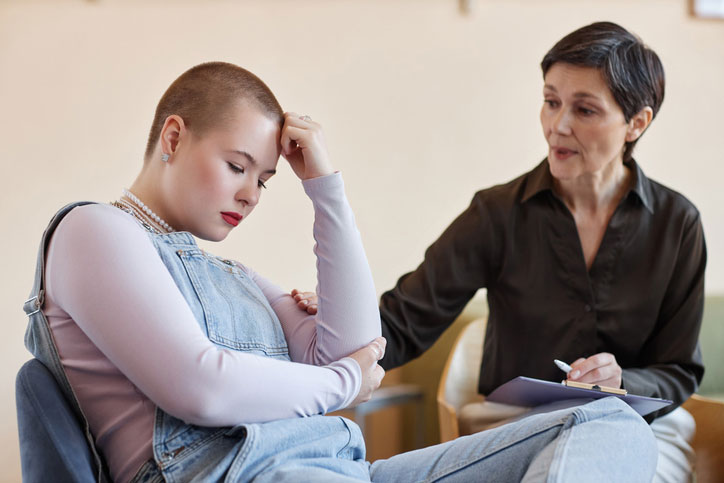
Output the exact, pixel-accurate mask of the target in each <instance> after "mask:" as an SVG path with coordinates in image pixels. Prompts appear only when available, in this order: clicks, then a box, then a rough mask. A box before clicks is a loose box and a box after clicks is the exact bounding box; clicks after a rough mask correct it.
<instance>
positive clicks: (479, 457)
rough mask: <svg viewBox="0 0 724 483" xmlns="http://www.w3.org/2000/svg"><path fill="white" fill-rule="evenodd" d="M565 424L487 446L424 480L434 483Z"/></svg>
mask: <svg viewBox="0 0 724 483" xmlns="http://www.w3.org/2000/svg"><path fill="white" fill-rule="evenodd" d="M564 424H565V421H557V422H556V423H551V424H548V425H544V426H541V427H540V428H537V429H536V430H535V431H534V432H530V433H527V434H526V435H525V436H523V437H520V438H516V439H515V440H512V441H506V442H505V444H502V445H498V446H496V447H495V448H491V449H487V448H486V451H484V452H482V453H478V454H477V455H476V456H474V457H471V458H468V459H466V460H465V461H459V462H458V463H457V464H456V465H454V466H448V467H446V468H445V469H442V470H439V471H437V472H435V473H434V474H432V475H430V476H429V477H428V478H427V479H425V480H424V482H425V483H432V482H434V481H437V480H438V479H440V478H443V477H446V476H448V475H450V474H452V473H454V472H456V471H458V470H460V469H461V468H464V467H466V466H469V465H471V464H474V463H475V462H477V461H480V460H482V459H484V458H487V457H489V456H491V455H493V454H495V453H498V452H500V451H502V450H504V449H506V448H508V447H510V446H513V445H515V444H518V443H520V442H521V441H523V440H526V439H528V438H530V437H532V436H535V435H538V434H540V433H544V432H546V431H548V430H549V429H551V428H555V427H557V426H562V425H564Z"/></svg>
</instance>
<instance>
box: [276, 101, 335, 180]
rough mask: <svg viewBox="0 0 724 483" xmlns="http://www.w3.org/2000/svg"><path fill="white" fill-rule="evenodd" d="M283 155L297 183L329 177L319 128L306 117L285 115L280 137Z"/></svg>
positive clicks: (325, 147) (322, 135) (325, 153)
mask: <svg viewBox="0 0 724 483" xmlns="http://www.w3.org/2000/svg"><path fill="white" fill-rule="evenodd" d="M281 146H282V154H283V155H284V157H285V158H286V160H287V161H289V165H290V166H291V167H292V170H293V171H294V174H296V175H297V176H298V177H299V179H301V180H305V179H311V178H318V177H320V176H326V175H328V174H332V173H333V172H334V169H332V164H331V162H330V160H329V154H328V153H327V145H326V143H325V141H324V134H323V133H322V126H320V125H319V124H318V123H316V122H314V121H312V118H311V117H309V116H300V115H299V114H297V113H294V112H285V113H284V126H282V135H281Z"/></svg>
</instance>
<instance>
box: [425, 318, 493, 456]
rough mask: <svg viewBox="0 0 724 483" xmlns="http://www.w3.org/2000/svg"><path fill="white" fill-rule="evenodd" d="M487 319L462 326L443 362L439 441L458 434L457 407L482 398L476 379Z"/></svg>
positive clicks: (438, 398) (478, 375) (439, 392)
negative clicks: (445, 360)
mask: <svg viewBox="0 0 724 483" xmlns="http://www.w3.org/2000/svg"><path fill="white" fill-rule="evenodd" d="M487 320H488V319H487V318H480V319H475V320H473V321H471V322H470V323H469V324H468V325H467V326H465V328H463V330H462V331H461V332H460V334H459V335H458V337H457V339H456V340H455V342H454V344H453V347H452V350H451V351H450V355H448V358H447V362H445V367H444V369H443V371H442V376H441V378H440V385H439V386H438V391H437V404H438V418H439V422H440V439H441V442H445V441H451V440H453V439H455V438H457V437H458V436H459V435H460V430H459V427H458V413H459V411H460V408H462V407H463V406H465V405H466V404H468V403H471V402H474V401H482V400H483V397H482V396H481V395H480V394H478V380H479V379H480V362H481V360H482V358H483V339H484V338H485V326H486V324H487Z"/></svg>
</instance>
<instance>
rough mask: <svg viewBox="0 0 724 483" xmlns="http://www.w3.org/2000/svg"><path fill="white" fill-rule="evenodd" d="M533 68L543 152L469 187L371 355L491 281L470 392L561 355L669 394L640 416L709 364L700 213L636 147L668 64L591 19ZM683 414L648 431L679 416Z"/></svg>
mask: <svg viewBox="0 0 724 483" xmlns="http://www.w3.org/2000/svg"><path fill="white" fill-rule="evenodd" d="M541 68H542V70H543V78H544V85H543V107H542V108H541V113H540V120H541V125H542V127H543V135H544V136H545V139H546V141H547V143H548V153H547V154H548V155H547V157H546V159H545V160H543V162H541V163H540V164H539V165H538V166H536V167H535V168H534V169H533V170H532V171H530V172H528V173H526V174H524V175H522V176H520V177H519V178H517V179H515V180H513V181H511V182H509V183H506V184H504V185H501V186H495V187H493V188H489V189H486V190H483V191H480V192H478V193H477V194H476V195H475V197H474V198H473V201H472V203H471V205H470V207H469V208H468V209H467V210H466V211H465V212H463V213H462V214H461V215H460V216H459V217H458V218H457V219H456V220H455V221H454V222H453V223H452V224H451V225H450V227H448V229H447V230H446V231H445V232H444V233H443V234H442V235H441V236H440V238H439V239H438V240H437V241H436V242H435V243H434V244H432V245H431V246H430V247H429V248H428V250H427V252H426V254H425V260H424V261H423V263H422V264H421V265H420V266H419V267H418V268H417V269H416V270H415V271H414V272H411V273H408V274H406V275H404V276H402V277H401V278H400V280H399V281H398V283H397V286H396V287H395V288H394V289H393V290H391V291H389V292H387V293H385V294H384V295H383V296H382V300H381V304H380V312H381V314H382V322H383V325H382V333H383V335H384V336H385V337H386V338H387V341H388V345H387V352H386V356H385V358H384V359H383V361H382V365H383V367H385V368H391V367H394V366H397V365H400V364H402V363H404V362H405V361H408V360H410V359H412V358H414V357H416V356H418V355H419V354H420V353H422V352H423V351H424V350H425V349H427V348H428V347H430V345H432V343H433V342H434V341H435V340H436V339H437V337H438V336H439V335H440V334H441V333H442V332H443V331H444V330H445V328H447V327H448V326H449V325H450V324H451V323H452V321H453V320H454V319H455V317H456V316H457V315H458V314H459V313H460V312H461V310H462V309H463V308H464V307H465V304H466V303H467V302H468V301H469V300H470V298H471V297H472V296H473V295H474V294H475V292H476V291H477V290H478V289H480V288H486V289H487V297H488V305H489V309H490V314H489V318H488V326H487V332H486V337H485V349H484V356H483V361H482V366H481V372H480V384H479V390H480V393H481V394H488V393H490V392H491V391H492V390H493V389H495V388H496V387H497V386H499V385H501V384H503V383H505V382H506V381H508V380H510V379H513V378H515V377H516V376H519V375H525V376H531V377H537V378H542V379H548V380H552V381H555V380H560V379H561V376H562V373H561V372H560V371H559V369H558V368H556V367H555V366H554V365H553V359H563V360H567V361H569V362H573V363H572V364H571V366H572V371H571V372H570V373H569V374H568V378H569V379H571V380H573V381H580V382H587V383H595V384H599V385H606V386H613V387H623V388H625V389H627V390H628V392H630V393H633V394H638V395H643V396H654V397H661V398H666V399H671V400H673V401H674V404H673V405H672V406H670V407H668V408H665V409H662V410H660V411H659V412H658V413H656V414H654V415H652V417H651V418H649V420H650V421H651V420H652V419H653V418H655V417H661V416H664V415H665V414H667V413H669V412H671V411H673V410H674V409H675V408H677V407H678V406H679V405H680V404H681V403H683V402H684V401H685V400H686V399H687V398H688V397H689V396H690V395H691V394H692V393H693V392H695V391H696V388H697V385H698V383H699V382H700V381H701V377H702V375H703V372H704V368H703V366H702V361H701V355H700V352H699V347H698V335H699V328H700V324H701V318H702V311H703V301H704V269H705V265H706V248H705V242H704V233H703V230H702V225H701V220H700V217H699V213H698V211H697V210H696V208H695V207H694V205H692V204H691V202H689V201H688V200H687V199H686V198H685V197H684V196H682V195H681V194H679V193H677V192H675V191H673V190H671V189H669V188H667V187H665V186H663V185H661V184H659V183H657V182H655V181H652V180H650V179H649V178H647V177H646V176H645V175H644V172H643V171H642V169H641V168H640V167H639V165H638V164H637V163H636V161H635V160H634V159H633V157H632V155H633V148H634V145H635V144H636V142H637V141H638V140H639V138H640V137H641V135H642V134H643V133H644V131H645V130H646V128H647V127H648V126H649V123H650V122H651V120H652V119H653V118H654V117H655V116H656V113H657V112H658V111H659V108H660V107H661V103H662V101H663V99H664V71H663V67H662V65H661V63H660V61H659V58H658V56H657V55H656V53H655V52H654V51H653V50H651V49H649V48H647V47H646V46H645V45H644V44H643V43H642V42H641V41H640V39H638V38H637V37H636V36H634V35H632V34H631V33H629V32H628V31H626V30H625V29H623V28H622V27H620V26H618V25H615V24H613V23H608V22H600V23H595V24H592V25H589V26H586V27H583V28H581V29H579V30H576V31H575V32H573V33H571V34H569V35H567V36H566V37H564V38H563V39H561V40H560V41H559V42H558V43H557V44H556V45H555V46H554V47H553V48H552V49H551V50H550V51H549V52H548V53H547V54H546V55H545V57H544V58H543V61H542V63H541ZM660 162H677V163H678V162H680V160H668V161H666V160H661V161H660ZM683 412H684V410H683V409H677V410H676V411H674V413H672V417H671V418H663V419H662V420H660V423H659V424H657V423H654V424H653V428H654V430H655V431H656V430H657V428H659V427H662V426H666V425H668V424H670V423H667V422H670V421H672V419H674V420H676V421H683V424H684V425H686V424H688V423H687V419H690V417H689V418H687V415H686V414H683ZM662 433H667V431H666V430H665V428H664V430H663V431H662V432H660V434H662ZM668 433H670V432H668ZM662 438H664V437H663V436H662V437H661V438H660V440H661V439H662ZM683 447H684V449H685V448H686V445H685V444H684V445H683ZM670 451H671V448H669V449H665V450H664V452H665V453H667V454H668V453H669V452H670ZM660 460H661V461H660V470H661V472H660V474H663V475H664V478H665V479H669V478H672V477H673V475H677V474H678V475H679V476H678V477H676V478H675V479H677V480H683V479H686V478H687V476H686V475H685V473H686V471H683V472H679V470H680V469H681V468H686V466H687V464H686V463H687V459H686V457H683V458H682V457H681V455H679V458H678V461H680V463H677V464H675V465H673V466H671V465H669V466H665V467H662V466H661V465H662V464H666V462H667V458H666V455H662V457H660Z"/></svg>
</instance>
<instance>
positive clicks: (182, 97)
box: [26, 62, 656, 482]
mask: <svg viewBox="0 0 724 483" xmlns="http://www.w3.org/2000/svg"><path fill="white" fill-rule="evenodd" d="M280 152H281V153H282V154H283V155H284V156H285V158H286V159H287V161H288V162H289V163H290V165H291V167H292V169H293V171H294V173H295V174H296V175H297V176H298V177H299V178H300V179H301V180H302V184H303V187H304V190H305V192H306V193H307V195H308V196H309V197H310V198H311V200H312V203H313V206H314V211H315V222H314V237H315V240H316V241H317V244H316V246H315V254H316V255H317V259H318V262H317V268H318V281H319V292H318V296H319V300H320V310H319V313H318V314H317V315H316V316H306V315H305V314H303V313H302V312H301V311H299V310H297V308H296V306H295V303H294V300H293V299H292V297H291V296H289V295H288V294H285V292H284V291H282V290H281V289H280V288H278V287H277V286H275V285H274V284H272V283H271V282H269V281H268V280H266V279H264V278H263V277H262V276H260V275H259V274H257V273H256V272H255V271H253V270H251V269H250V268H248V267H246V266H244V265H242V264H241V263H238V262H234V261H230V260H225V259H222V258H219V257H216V256H213V255H211V254H209V253H207V252H205V251H204V250H201V249H199V247H198V246H197V244H196V241H195V239H194V236H196V237H199V238H203V239H206V240H213V241H220V240H223V239H224V238H226V236H227V235H228V234H229V232H230V231H231V230H233V229H234V227H236V226H237V225H238V224H239V223H240V222H241V221H243V220H244V219H245V218H247V217H248V216H249V215H250V214H251V212H252V210H253V209H254V207H255V206H256V205H257V204H258V202H259V200H260V195H261V192H262V190H263V189H264V188H265V187H266V186H267V184H269V182H270V179H271V178H272V176H273V175H274V174H275V172H276V165H277V160H278V157H279V155H280ZM278 222H279V223H283V221H281V220H280V221H278ZM46 245H47V256H46V253H44V250H45V247H46ZM269 255H270V256H272V254H269ZM44 261H47V265H46V266H45V267H43V263H44ZM37 274H38V275H37V277H38V278H37V279H36V287H35V290H34V293H33V294H32V297H31V302H29V304H27V305H26V310H28V314H29V315H30V317H31V325H30V327H29V332H28V336H29V337H28V339H27V340H28V346H29V348H30V349H31V350H32V351H33V353H34V354H35V355H36V356H37V357H38V358H40V359H41V360H42V361H43V362H45V363H46V364H47V365H48V367H50V368H51V369H52V370H53V372H54V375H55V377H56V378H57V379H58V381H59V382H61V386H63V387H65V388H66V390H67V391H66V392H67V396H68V398H69V400H71V401H76V402H77V409H78V410H79V411H78V413H79V414H81V416H82V417H84V418H85V419H87V422H88V424H89V428H90V434H89V435H88V437H89V440H90V441H92V442H94V444H95V446H96V448H97V450H98V454H99V458H98V459H99V461H100V460H103V459H105V461H106V462H107V464H108V470H109V472H110V476H111V477H112V478H113V480H116V481H161V480H167V481H251V480H253V481H275V482H277V481H315V482H317V481H352V480H355V481H359V480H362V481H369V480H373V481H383V482H387V481H389V482H402V481H422V480H426V481H437V480H440V479H445V480H446V481H453V480H456V479H457V480H458V481H472V480H473V479H476V478H478V477H479V476H480V475H481V474H483V475H489V477H490V478H491V479H495V480H497V481H500V477H501V476H504V477H506V478H508V479H510V480H515V481H520V480H521V479H523V478H524V477H526V476H527V477H529V478H540V477H542V476H545V477H547V478H549V479H550V480H551V481H573V480H575V479H577V475H581V474H583V473H584V472H585V473H586V474H591V475H596V476H597V477H599V478H600V479H603V480H609V479H610V480H617V481H621V478H633V481H635V480H637V479H640V478H642V477H643V478H645V477H647V476H649V475H650V474H651V473H652V472H653V468H654V461H655V454H656V453H655V445H654V440H653V437H652V436H651V434H650V431H648V427H647V426H646V425H645V423H643V421H642V420H640V418H638V416H637V415H636V414H635V413H634V412H633V411H632V410H631V409H630V408H628V406H626V405H625V404H623V403H621V402H619V401H618V400H617V399H614V398H608V399H604V400H600V401H596V402H594V403H591V404H589V405H586V406H583V407H580V408H573V409H567V410H561V411H556V412H551V413H549V414H544V415H540V417H538V418H537V419H533V418H530V421H526V422H525V423H522V424H518V425H511V426H510V427H509V428H506V429H505V430H504V431H497V432H490V433H481V434H479V435H475V436H473V437H468V438H461V439H459V440H457V441H453V442H450V443H447V444H445V445H441V446H436V447H431V448H426V449H424V450H421V451H418V452H413V453H408V454H403V455H398V456H396V457H394V458H391V459H389V460H386V461H377V462H375V463H374V464H372V465H370V464H369V463H367V462H366V461H365V459H364V456H365V451H364V441H363V440H362V435H361V432H360V430H359V428H358V427H357V426H356V425H355V424H354V423H353V422H351V421H348V420H346V419H344V418H335V417H324V416H323V415H324V413H326V412H328V411H332V410H336V409H341V408H345V407H348V406H350V405H354V404H356V403H358V402H360V401H363V400H365V399H366V398H368V397H369V395H370V392H371V391H372V390H373V389H374V388H376V387H377V386H378V385H379V383H380V380H381V378H382V374H383V371H382V369H381V368H380V367H379V366H378V365H377V361H378V360H379V359H380V358H381V357H382V355H383V353H384V339H381V338H380V337H379V334H380V321H379V312H378V309H377V300H376V293H375V290H374V286H373V284H372V277H371V275H370V272H369V268H368V266H367V261H366V259H365V256H364V251H363V249H362V244H361V241H360V237H359V233H358V232H357V229H356V226H355V223H354V216H353V214H352V211H351V209H350V207H349V205H348V203H347V201H346V198H345V195H344V189H343V184H342V179H341V175H340V174H339V173H337V172H335V171H334V170H333V169H332V167H331V161H330V159H329V157H328V155H327V151H326V148H325V144H324V139H323V135H322V131H321V127H320V126H319V124H317V123H315V122H314V121H312V120H311V118H309V117H308V116H298V115H296V114H292V113H284V112H283V111H282V110H281V107H280V106H279V103H278V102H277V100H276V99H275V98H274V96H273V94H272V93H271V91H270V90H269V89H268V87H267V86H266V85H265V84H264V83H263V82H261V80H259V79H258V78H257V77H256V76H254V75H253V74H251V73H249V72H248V71H246V70H244V69H242V68H240V67H238V66H234V65H232V64H226V63H219V62H216V63H208V64H202V65H200V66H196V67H194V68H192V69H190V70H189V71H187V72H185V73H184V74H182V75H181V76H180V77H179V78H178V79H177V80H176V81H175V82H174V83H173V84H172V85H171V86H170V87H169V89H168V90H167V92H166V93H165V94H164V96H163V97H162V99H161V101H160V102H159V105H158V107H157V109H156V116H155V119H154V122H153V125H152V127H151V131H150V135H149V140H148V144H147V148H146V156H145V159H144V163H143V167H142V169H141V172H140V174H139V175H138V177H137V179H136V180H135V182H134V183H133V184H132V185H131V187H130V189H128V190H124V191H123V195H122V196H121V197H120V199H118V200H117V201H116V202H114V203H111V204H85V205H83V206H79V204H73V205H70V206H68V207H66V208H64V209H62V210H61V211H60V212H59V213H58V215H57V216H56V217H55V218H54V220H53V222H52V223H51V225H50V227H49V229H48V230H47V231H46V234H45V236H44V240H43V242H42V244H41V252H40V256H39V268H38V271H37ZM350 354H351V355H350ZM621 434H624V435H626V436H627V438H628V439H627V441H629V442H630V443H631V444H632V445H633V448H632V449H628V448H624V447H621V446H620V445H619V444H618V443H617V441H618V438H619V437H620V435H621ZM601 445H604V446H609V447H610V448H611V450H610V451H608V452H606V453H605V454H601V453H600V447H601ZM564 457H565V459H563V458H564ZM611 458H615V459H616V461H617V464H616V465H611V464H610V459H611ZM48 477H50V478H52V476H51V475H48Z"/></svg>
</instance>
